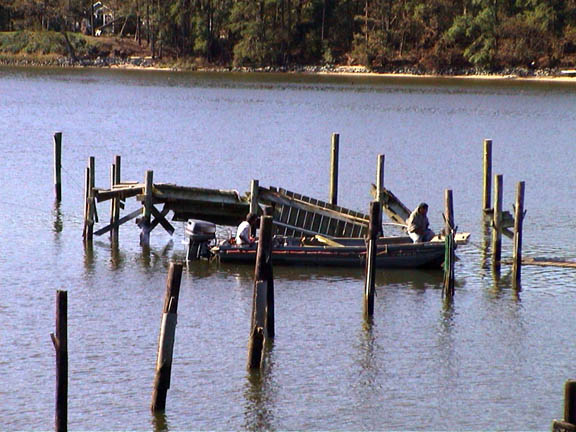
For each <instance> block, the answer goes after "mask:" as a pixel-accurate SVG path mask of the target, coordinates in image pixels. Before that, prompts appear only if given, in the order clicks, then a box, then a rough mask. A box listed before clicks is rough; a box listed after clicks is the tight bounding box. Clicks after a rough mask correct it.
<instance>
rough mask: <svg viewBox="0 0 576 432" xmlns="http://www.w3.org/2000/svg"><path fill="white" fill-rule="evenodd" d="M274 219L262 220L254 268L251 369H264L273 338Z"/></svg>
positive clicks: (264, 217)
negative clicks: (268, 343)
mask: <svg viewBox="0 0 576 432" xmlns="http://www.w3.org/2000/svg"><path fill="white" fill-rule="evenodd" d="M271 261H272V216H262V217H261V219H260V240H259V241H258V250H257V251H256V266H255V268H254V293H253V296H252V318H251V324H250V340H249V343H248V365H247V366H248V369H259V368H261V367H263V363H264V362H263V354H264V345H265V343H266V340H267V339H268V338H272V337H274V277H273V274H272V262H271Z"/></svg>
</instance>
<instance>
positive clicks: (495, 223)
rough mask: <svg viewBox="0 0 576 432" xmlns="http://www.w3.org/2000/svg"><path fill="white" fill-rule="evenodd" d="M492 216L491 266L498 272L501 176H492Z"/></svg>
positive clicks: (500, 249) (500, 254) (499, 258)
mask: <svg viewBox="0 0 576 432" xmlns="http://www.w3.org/2000/svg"><path fill="white" fill-rule="evenodd" d="M494 186H495V189H494V215H493V219H492V266H493V267H494V269H495V270H500V261H501V258H502V189H503V176H502V174H497V175H495V176H494Z"/></svg>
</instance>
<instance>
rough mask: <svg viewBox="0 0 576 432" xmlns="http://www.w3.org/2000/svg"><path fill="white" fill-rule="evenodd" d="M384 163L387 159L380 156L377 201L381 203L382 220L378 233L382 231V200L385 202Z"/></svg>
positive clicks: (377, 172)
mask: <svg viewBox="0 0 576 432" xmlns="http://www.w3.org/2000/svg"><path fill="white" fill-rule="evenodd" d="M384 161H385V157H384V155H383V154H379V155H378V167H377V170H376V200H377V201H378V202H379V203H380V212H379V215H380V220H379V221H378V232H379V233H380V232H381V231H382V213H383V212H382V204H383V203H382V200H383V189H384Z"/></svg>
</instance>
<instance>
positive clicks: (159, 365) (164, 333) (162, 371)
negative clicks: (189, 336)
mask: <svg viewBox="0 0 576 432" xmlns="http://www.w3.org/2000/svg"><path fill="white" fill-rule="evenodd" d="M181 281H182V263H173V262H172V263H170V269H169V271H168V277H167V279H166V294H165V296H164V307H163V313H162V324H161V327H160V337H159V340H158V354H157V357H156V373H155V375H154V389H153V391H152V403H151V405H150V409H151V410H152V412H159V411H164V410H165V409H166V396H167V394H168V389H169V388H170V375H171V373H172V355H173V352H174V341H175V337H176V321H177V313H178V297H179V295H180V282H181Z"/></svg>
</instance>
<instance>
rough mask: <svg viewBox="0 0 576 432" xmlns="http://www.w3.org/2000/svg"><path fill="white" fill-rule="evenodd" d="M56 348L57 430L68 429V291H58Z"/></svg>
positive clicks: (54, 338)
mask: <svg viewBox="0 0 576 432" xmlns="http://www.w3.org/2000/svg"><path fill="white" fill-rule="evenodd" d="M50 337H51V339H52V343H53V344H54V349H55V350H56V415H55V430H56V431H57V432H62V431H67V430H68V293H67V292H66V291H60V290H58V291H57V292H56V334H54V333H50Z"/></svg>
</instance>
